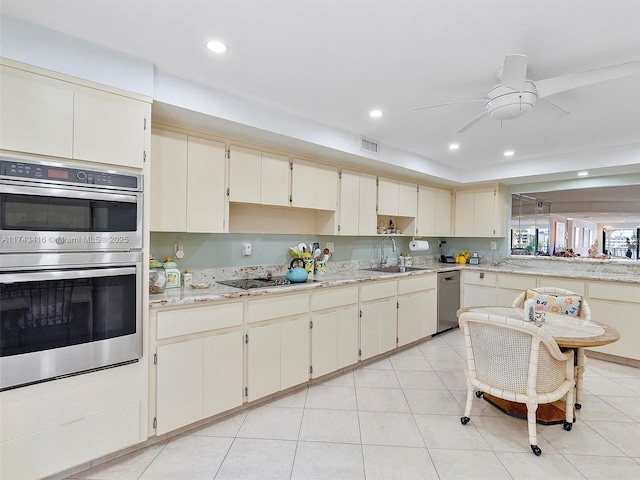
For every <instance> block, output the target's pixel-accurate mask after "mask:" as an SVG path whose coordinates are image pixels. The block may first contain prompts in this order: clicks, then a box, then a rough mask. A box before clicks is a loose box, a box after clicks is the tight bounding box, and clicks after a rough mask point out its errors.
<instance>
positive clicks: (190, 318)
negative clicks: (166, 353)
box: [156, 302, 242, 340]
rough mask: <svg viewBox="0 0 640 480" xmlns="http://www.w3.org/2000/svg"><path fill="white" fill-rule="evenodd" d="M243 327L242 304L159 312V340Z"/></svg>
mask: <svg viewBox="0 0 640 480" xmlns="http://www.w3.org/2000/svg"><path fill="white" fill-rule="evenodd" d="M239 325H242V303H240V302H238V303H226V304H223V305H211V306H207V307H193V308H182V309H180V310H170V311H166V312H158V329H157V330H158V331H157V334H156V337H157V338H158V340H161V339H163V338H171V337H178V336H180V335H189V334H192V333H200V332H206V331H208V330H216V329H219V328H226V327H234V326H239Z"/></svg>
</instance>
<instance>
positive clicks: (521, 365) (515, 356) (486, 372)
mask: <svg viewBox="0 0 640 480" xmlns="http://www.w3.org/2000/svg"><path fill="white" fill-rule="evenodd" d="M459 324H460V328H461V330H462V332H463V334H464V337H465V343H466V351H467V368H466V370H465V376H466V379H467V387H468V389H467V403H466V406H465V412H464V416H463V417H462V418H461V419H460V421H461V422H462V424H463V425H466V424H467V423H468V422H469V420H470V418H469V415H470V414H471V409H472V406H473V397H474V389H478V391H477V392H476V393H475V395H476V396H477V397H478V398H480V397H481V396H482V394H483V392H486V393H488V394H490V395H493V396H495V397H498V398H502V399H505V400H508V401H511V402H516V403H524V404H526V405H527V422H528V431H529V443H530V445H531V450H533V453H535V454H536V455H538V456H539V455H541V454H542V450H540V448H539V447H538V442H537V428H536V411H537V409H538V405H539V404H545V403H552V402H555V401H556V400H559V399H561V398H562V397H565V396H566V417H565V422H564V429H565V430H567V431H568V430H571V427H572V425H573V387H574V384H575V382H574V380H573V350H569V351H568V352H564V353H563V352H561V351H560V349H559V348H558V345H557V344H556V342H555V341H554V339H553V337H552V336H551V335H550V334H549V333H547V332H546V331H545V330H544V329H541V328H539V327H538V326H536V325H532V324H530V323H528V322H525V321H524V320H519V319H514V318H507V317H503V316H501V315H491V314H486V313H485V314H483V313H476V312H472V311H470V312H463V313H461V314H460V318H459Z"/></svg>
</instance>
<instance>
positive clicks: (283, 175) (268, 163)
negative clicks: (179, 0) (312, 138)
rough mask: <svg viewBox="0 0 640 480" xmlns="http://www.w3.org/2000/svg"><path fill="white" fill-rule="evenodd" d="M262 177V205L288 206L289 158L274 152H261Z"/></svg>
mask: <svg viewBox="0 0 640 480" xmlns="http://www.w3.org/2000/svg"><path fill="white" fill-rule="evenodd" d="M261 169H262V178H261V182H260V189H261V195H260V203H262V204H263V205H277V206H280V207H288V206H289V176H290V169H289V158H288V157H285V156H282V155H276V154H275V153H266V152H262V166H261Z"/></svg>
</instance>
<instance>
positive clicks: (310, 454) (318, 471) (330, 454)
mask: <svg viewBox="0 0 640 480" xmlns="http://www.w3.org/2000/svg"><path fill="white" fill-rule="evenodd" d="M364 478H365V476H364V466H363V462H362V447H361V446H360V445H345V444H339V443H315V442H300V443H298V450H297V451H296V459H295V462H294V465H293V473H292V475H291V480H314V479H317V480H329V479H331V480H359V479H364ZM216 480H217V479H216Z"/></svg>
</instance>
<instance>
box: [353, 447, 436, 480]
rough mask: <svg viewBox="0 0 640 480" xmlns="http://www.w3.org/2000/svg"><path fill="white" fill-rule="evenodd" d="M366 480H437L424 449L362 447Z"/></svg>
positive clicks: (431, 463)
mask: <svg viewBox="0 0 640 480" xmlns="http://www.w3.org/2000/svg"><path fill="white" fill-rule="evenodd" d="M362 451H363V454H364V471H365V474H366V478H367V480H386V479H397V480H400V479H406V480H438V473H437V472H436V469H435V467H434V466H433V462H432V461H431V456H430V455H429V452H428V451H427V449H426V448H409V447H386V446H379V445H363V446H362Z"/></svg>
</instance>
